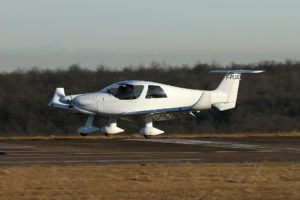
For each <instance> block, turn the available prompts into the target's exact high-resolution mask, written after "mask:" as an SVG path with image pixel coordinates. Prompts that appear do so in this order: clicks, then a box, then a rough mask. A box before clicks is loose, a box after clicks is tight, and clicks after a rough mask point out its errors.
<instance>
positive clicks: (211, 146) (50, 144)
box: [0, 137, 300, 166]
mask: <svg viewBox="0 0 300 200" xmlns="http://www.w3.org/2000/svg"><path fill="white" fill-rule="evenodd" d="M260 161H280V162H292V161H294V162H299V161H300V138H297V137H294V138H292V137H290V138H286V137H284V138H239V139H238V138H213V139H150V140H149V139H97V140H92V139H91V140H89V139H84V140H23V141H0V166H18V165H34V164H55V165H66V164H73V165H74V164H86V163H89V164H112V163H147V162H157V163H161V162H165V163H168V162H203V163H228V162H260Z"/></svg>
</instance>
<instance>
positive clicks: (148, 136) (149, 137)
mask: <svg viewBox="0 0 300 200" xmlns="http://www.w3.org/2000/svg"><path fill="white" fill-rule="evenodd" d="M144 137H145V138H146V139H151V138H152V136H151V135H144Z"/></svg>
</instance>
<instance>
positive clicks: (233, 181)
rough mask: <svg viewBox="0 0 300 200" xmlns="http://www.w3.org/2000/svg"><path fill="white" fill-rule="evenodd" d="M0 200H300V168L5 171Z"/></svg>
mask: <svg viewBox="0 0 300 200" xmlns="http://www.w3.org/2000/svg"><path fill="white" fill-rule="evenodd" d="M0 199H1V200H2V199H8V200H14V199H16V200H19V199H31V200H34V199H37V200H40V199H42V200H43V199H72V200H77V199H114V200H118V199H139V200H140V199H163V200H165V199H180V200H182V199H222V200H227V199H264V200H268V199H270V200H274V199H285V200H289V199H300V163H271V162H264V163H243V164H238V163H227V164H201V163H200V164H199V163H198V164H192V163H179V164H156V163H153V164H151V163H148V164H126V165H76V166H72V165H70V166H23V167H0Z"/></svg>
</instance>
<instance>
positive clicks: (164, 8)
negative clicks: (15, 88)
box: [0, 0, 300, 71]
mask: <svg viewBox="0 0 300 200" xmlns="http://www.w3.org/2000/svg"><path fill="white" fill-rule="evenodd" d="M299 8H300V1H299V0H285V1H283V0H184V1H183V0H151V1H150V0H126V1H124V0H109V1H108V0H88V1H83V0H51V1H50V0H26V1H24V0H0V71H12V70H15V69H17V68H24V69H28V68H31V67H33V66H37V67H40V68H61V67H68V66H70V65H71V64H80V65H81V66H83V67H87V68H91V69H92V68H95V67H96V66H98V65H100V64H102V65H106V66H109V67H112V68H121V67H125V66H130V65H140V64H143V65H146V66H147V65H149V63H151V62H152V61H157V62H163V63H166V64H172V65H178V66H180V65H183V64H188V65H194V64H196V63H197V62H207V63H211V62H217V63H220V64H221V65H224V66H225V65H228V64H230V63H231V62H235V63H255V62H259V61H262V60H277V61H284V60H286V59H297V60H299V58H300V12H299Z"/></svg>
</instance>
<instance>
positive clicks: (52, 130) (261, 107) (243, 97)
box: [0, 61, 300, 136]
mask: <svg viewBox="0 0 300 200" xmlns="http://www.w3.org/2000/svg"><path fill="white" fill-rule="evenodd" d="M213 68H216V66H215V65H214V64H211V65H209V64H202V63H199V64H197V65H195V66H193V67H188V66H182V67H172V66H166V65H161V64H159V63H152V64H151V66H149V67H145V66H140V67H127V68H124V69H123V70H119V71H118V70H115V71H113V70H109V68H106V67H102V66H100V67H98V68H97V69H96V70H94V71H92V70H87V69H83V68H81V67H80V66H78V65H72V66H70V67H69V68H68V69H66V70H62V69H58V70H39V69H37V68H32V69H31V70H29V71H21V70H19V71H14V72H12V73H0V132H1V135H0V136H10V135H50V134H55V135H67V134H71V135H72V134H76V130H77V128H78V127H79V126H81V125H82V124H84V123H85V120H86V118H87V117H86V116H82V115H75V114H73V113H71V112H68V111H65V110H59V109H54V108H50V107H48V106H47V104H48V102H49V101H50V99H51V97H52V95H53V92H54V89H55V88H56V87H65V91H66V93H67V94H76V93H84V92H92V91H98V90H100V89H102V88H103V87H105V86H107V85H109V84H111V83H114V82H117V81H122V80H131V79H141V80H149V81H155V82H161V83H166V84H171V85H175V86H180V87H186V88H194V89H207V90H209V89H214V88H215V87H217V85H218V84H219V82H220V81H221V79H222V77H223V74H210V73H208V71H209V70H211V69H213ZM227 68H229V69H241V68H253V69H265V70H266V73H264V74H258V75H247V74H245V75H243V76H242V79H243V80H242V81H241V84H240V90H239V96H238V102H237V108H236V109H234V110H228V111H224V112H220V111H218V110H216V109H213V110H210V111H203V112H201V113H200V114H199V116H198V117H197V118H192V116H188V117H187V118H182V119H178V120H174V121H164V122H156V126H157V127H160V128H161V129H163V130H165V131H166V132H168V133H184V132H189V133H196V132H200V133H210V132H213V133H215V132H217V133H218V132H226V133H227V132H228V133H229V132H230V133H231V132H284V131H300V123H299V121H300V92H299V91H300V79H299V77H300V63H299V62H296V61H286V62H284V63H281V62H274V61H265V62H260V63H258V64H248V65H237V64H232V65H230V66H229V67H227ZM105 123H106V120H105V119H103V118H100V117H97V118H96V121H95V125H97V126H102V125H103V124H105ZM119 123H120V127H122V128H125V129H126V130H128V133H131V132H138V131H139V129H140V128H141V126H142V124H140V122H134V123H128V122H124V121H120V122H119Z"/></svg>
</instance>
